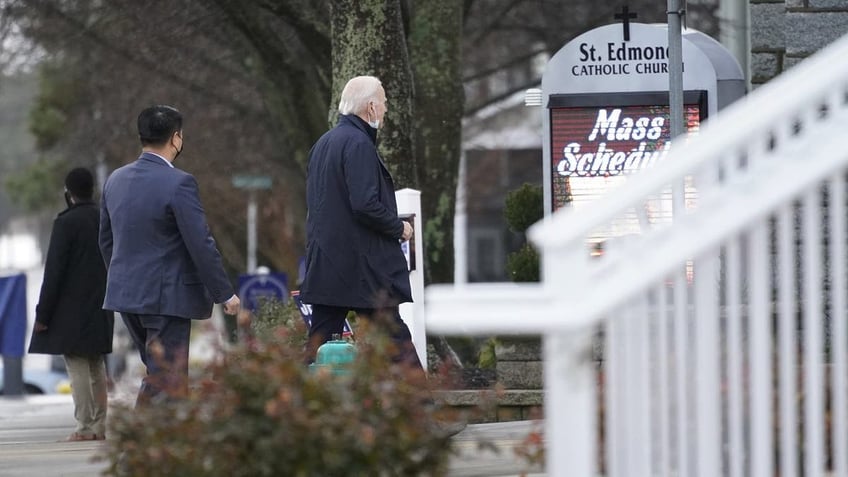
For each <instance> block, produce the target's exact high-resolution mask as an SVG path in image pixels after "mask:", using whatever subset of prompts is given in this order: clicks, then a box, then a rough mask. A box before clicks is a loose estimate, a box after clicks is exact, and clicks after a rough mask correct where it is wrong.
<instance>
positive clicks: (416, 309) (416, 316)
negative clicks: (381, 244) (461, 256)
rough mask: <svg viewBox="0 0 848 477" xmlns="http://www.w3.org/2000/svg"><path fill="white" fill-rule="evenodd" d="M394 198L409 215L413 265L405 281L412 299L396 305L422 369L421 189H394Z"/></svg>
mask: <svg viewBox="0 0 848 477" xmlns="http://www.w3.org/2000/svg"><path fill="white" fill-rule="evenodd" d="M395 199H396V200H397V206H398V215H400V216H409V215H412V216H413V217H414V218H413V223H412V227H413V229H414V230H413V231H414V234H413V239H412V242H411V243H412V244H414V249H413V250H409V254H410V256H411V260H412V263H415V269H414V270H411V271H410V272H409V283H410V285H411V286H412V299H413V300H415V301H414V302H412V303H402V304H401V305H400V316H401V317H402V318H403V321H404V322H405V323H406V325H407V326H408V327H409V331H410V333H412V343H413V344H414V345H415V351H416V353H418V359H419V360H420V361H421V365H422V366H424V369H427V327H426V322H425V320H424V230H423V229H422V223H423V222H422V220H421V191H418V190H415V189H401V190H399V191H396V192H395Z"/></svg>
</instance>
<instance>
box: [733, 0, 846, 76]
mask: <svg viewBox="0 0 848 477" xmlns="http://www.w3.org/2000/svg"><path fill="white" fill-rule="evenodd" d="M750 4H751V84H752V85H753V87H755V88H756V87H757V86H758V85H761V84H763V83H765V82H766V81H768V80H770V79H772V78H774V77H775V76H777V75H778V74H780V73H782V72H784V71H786V70H787V69H789V68H791V67H792V66H793V65H795V64H797V63H799V62H800V61H802V60H803V59H804V58H806V57H808V56H810V55H812V54H813V53H815V52H816V51H818V50H820V49H822V48H823V47H824V46H826V45H828V44H829V43H831V42H833V41H834V40H836V39H837V38H839V37H841V36H842V35H845V34H846V33H848V0H750Z"/></svg>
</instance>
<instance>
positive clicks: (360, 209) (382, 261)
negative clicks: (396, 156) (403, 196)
mask: <svg viewBox="0 0 848 477" xmlns="http://www.w3.org/2000/svg"><path fill="white" fill-rule="evenodd" d="M306 203H307V207H308V213H307V218H306V241H307V246H306V275H305V277H304V281H303V284H302V286H301V297H302V299H303V302H304V303H309V304H322V305H334V306H343V307H351V308H379V307H382V306H386V305H396V304H399V303H403V302H410V301H412V292H411V291H410V286H409V271H408V268H407V263H406V259H405V258H404V256H403V251H402V250H401V246H400V238H401V236H402V234H403V222H402V221H401V220H400V219H399V218H398V212H397V202H396V200H395V187H394V182H393V181H392V176H391V174H389V170H388V169H387V168H386V165H385V164H384V163H383V161H382V159H381V158H380V156H379V154H378V153H377V148H376V131H375V130H374V129H373V128H371V127H370V126H368V124H366V123H365V121H363V120H362V119H360V118H359V117H357V116H355V115H343V116H341V117H340V118H339V122H338V124H337V125H336V127H335V128H333V129H331V130H330V131H328V132H326V133H325V134H324V135H323V136H321V138H320V139H319V140H318V142H316V143H315V145H314V146H313V147H312V150H311V151H310V153H309V163H308V166H307V179H306ZM384 299H388V302H386V301H384Z"/></svg>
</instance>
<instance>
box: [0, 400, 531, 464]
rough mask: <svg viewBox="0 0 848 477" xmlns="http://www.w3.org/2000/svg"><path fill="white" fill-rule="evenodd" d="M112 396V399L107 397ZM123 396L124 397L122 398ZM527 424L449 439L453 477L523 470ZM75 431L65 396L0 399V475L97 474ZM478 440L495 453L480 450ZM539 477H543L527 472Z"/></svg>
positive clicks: (478, 427)
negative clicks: (518, 453) (519, 453)
mask: <svg viewBox="0 0 848 477" xmlns="http://www.w3.org/2000/svg"><path fill="white" fill-rule="evenodd" d="M110 397H111V396H110ZM121 398H123V396H121ZM533 428H534V426H533V423H532V422H529V421H519V422H505V423H495V424H472V425H469V426H468V427H467V428H466V429H465V430H464V431H462V432H461V433H459V434H457V435H456V436H455V437H454V442H455V445H456V449H457V452H458V455H457V456H456V457H454V458H453V459H452V461H451V470H450V473H449V474H448V475H450V476H452V477H478V476H479V477H500V476H503V477H505V476H518V475H521V473H522V472H523V471H528V470H529V471H532V472H540V470H539V469H527V466H526V463H525V462H523V461H522V460H520V459H518V458H516V457H515V454H514V452H513V448H514V447H515V446H516V445H517V444H518V443H519V442H521V441H522V440H523V439H524V437H525V436H527V434H528V433H529V432H530V431H531V429H533ZM73 429H74V419H73V403H72V401H71V397H70V396H67V395H50V396H27V397H22V398H4V397H2V396H0V475H2V476H4V477H31V476H44V477H52V476H63V477H91V476H96V475H100V472H101V471H102V470H103V469H104V468H105V467H106V464H105V462H92V458H93V457H94V456H95V455H97V453H98V452H97V451H98V448H99V446H100V443H98V442H61V440H62V439H64V438H65V437H66V436H67V435H68V434H70V433H71V432H72V431H73ZM480 442H488V443H491V444H492V445H493V446H494V447H495V448H497V449H498V452H497V453H496V452H495V451H494V450H490V449H480V448H479V445H478V444H479V443H480ZM527 475H528V477H541V476H543V475H544V474H538V473H537V474H532V473H531V474H527Z"/></svg>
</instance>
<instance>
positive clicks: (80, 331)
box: [29, 167, 114, 441]
mask: <svg viewBox="0 0 848 477" xmlns="http://www.w3.org/2000/svg"><path fill="white" fill-rule="evenodd" d="M93 198H94V177H93V176H92V175H91V172H90V171H89V170H88V169H84V168H81V167H78V168H76V169H73V170H71V172H69V173H68V175H67V176H66V177H65V201H66V202H67V204H68V208H67V209H65V210H64V211H62V212H61V213H60V214H59V216H58V217H56V220H55V221H53V231H52V232H51V234H50V246H49V247H48V249H47V260H46V261H45V263H44V281H43V282H42V284H41V294H40V296H39V297H38V306H36V308H35V328H34V330H33V334H32V340H30V344H29V352H30V353H44V354H61V355H63V356H64V359H65V367H66V368H67V369H68V377H69V378H70V380H71V393H72V397H73V399H74V418H75V419H76V421H77V428H76V431H74V432H73V433H72V434H71V435H70V436H68V439H67V440H69V441H90V440H102V439H105V437H106V409H107V392H106V391H107V390H106V362H105V360H104V355H105V354H107V353H110V352H111V351H112V330H113V326H114V317H113V314H112V312H111V311H106V310H103V296H104V294H105V291H106V268H105V267H104V266H103V260H102V259H101V257H100V251H99V250H98V248H97V227H98V221H99V216H100V214H99V213H98V211H97V205H95V203H94V200H93Z"/></svg>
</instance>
